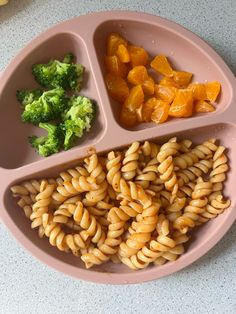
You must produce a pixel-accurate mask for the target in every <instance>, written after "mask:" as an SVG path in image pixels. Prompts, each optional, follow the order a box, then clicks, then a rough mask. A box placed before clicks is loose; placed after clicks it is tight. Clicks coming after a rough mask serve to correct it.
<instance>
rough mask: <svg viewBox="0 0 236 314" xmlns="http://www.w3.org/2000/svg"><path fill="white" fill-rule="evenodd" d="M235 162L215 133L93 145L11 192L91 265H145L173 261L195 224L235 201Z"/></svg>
mask: <svg viewBox="0 0 236 314" xmlns="http://www.w3.org/2000/svg"><path fill="white" fill-rule="evenodd" d="M228 169H229V167H228V158H227V155H226V150H225V147H223V146H218V145H217V143H216V140H215V139H209V140H207V141H205V142H203V143H202V144H199V145H197V146H194V145H193V143H192V141H190V140H188V139H186V140H181V141H177V138H176V137H174V138H171V139H170V140H169V141H168V142H166V143H164V144H163V145H158V144H156V143H153V142H149V141H145V142H144V143H139V142H134V143H133V144H131V145H130V146H129V147H128V148H127V149H126V150H120V151H111V152H108V153H107V154H104V155H102V156H98V155H97V154H95V153H94V152H93V154H92V155H91V156H88V157H86V158H85V159H84V160H83V162H81V164H80V165H78V166H77V167H75V168H70V169H68V170H66V171H63V172H60V173H59V175H58V176H57V177H55V178H48V179H35V180H28V181H24V182H23V183H20V184H17V185H14V186H12V187H11V192H12V195H13V197H14V198H16V203H17V204H18V206H19V207H20V208H22V209H23V212H24V213H25V216H26V217H27V218H29V220H30V221H31V227H32V228H37V230H38V235H39V237H41V238H42V237H46V238H48V240H49V243H50V244H51V245H52V246H54V247H56V248H58V249H59V250H60V251H63V252H71V253H72V254H74V255H75V256H78V257H80V258H81V259H82V261H83V262H84V263H85V267H86V268H90V267H92V266H94V265H100V264H102V263H105V262H107V261H109V260H110V261H112V262H114V263H123V264H125V265H127V266H128V267H130V268H131V269H133V270H138V269H143V268H145V267H147V266H148V265H149V264H151V263H153V264H154V265H163V264H165V263H167V262H169V261H170V262H174V261H175V260H176V259H177V258H179V257H180V256H181V255H182V254H184V244H185V242H187V241H188V240H189V238H190V236H191V232H192V230H193V228H196V227H198V226H199V225H201V224H203V223H206V222H207V221H208V220H210V219H213V218H215V217H217V216H218V215H220V214H222V213H223V212H224V210H226V209H227V208H228V207H230V205H231V202H230V200H227V199H224V196H223V188H224V182H225V180H226V174H227V171H228Z"/></svg>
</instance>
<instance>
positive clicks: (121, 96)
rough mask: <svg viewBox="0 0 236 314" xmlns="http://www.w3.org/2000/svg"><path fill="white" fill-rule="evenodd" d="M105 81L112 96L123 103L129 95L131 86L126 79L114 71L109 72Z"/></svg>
mask: <svg viewBox="0 0 236 314" xmlns="http://www.w3.org/2000/svg"><path fill="white" fill-rule="evenodd" d="M105 81H106V85H107V89H108V92H109V94H110V96H111V97H112V98H113V99H114V100H117V101H118V102H121V103H123V102H124V101H125V99H126V98H127V97H128V95H129V87H128V85H127V83H126V81H125V80H124V79H123V78H121V77H119V76H116V75H114V74H113V73H108V74H107V75H106V77H105Z"/></svg>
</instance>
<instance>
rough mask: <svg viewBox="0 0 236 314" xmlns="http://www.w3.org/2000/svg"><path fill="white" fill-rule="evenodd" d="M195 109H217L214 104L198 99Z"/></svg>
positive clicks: (207, 110)
mask: <svg viewBox="0 0 236 314" xmlns="http://www.w3.org/2000/svg"><path fill="white" fill-rule="evenodd" d="M194 109H195V112H213V111H215V110H216V109H215V107H214V106H213V105H212V104H210V103H209V102H207V101H204V100H197V101H196V102H195V107H194Z"/></svg>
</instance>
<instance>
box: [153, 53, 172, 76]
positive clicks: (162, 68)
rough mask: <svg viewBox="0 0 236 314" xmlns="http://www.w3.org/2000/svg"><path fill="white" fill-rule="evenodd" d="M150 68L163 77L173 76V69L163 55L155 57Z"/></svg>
mask: <svg viewBox="0 0 236 314" xmlns="http://www.w3.org/2000/svg"><path fill="white" fill-rule="evenodd" d="M151 67H152V68H153V69H154V70H155V71H157V72H159V73H161V74H163V75H165V76H171V75H172V74H173V69H172V67H171V66H170V64H169V62H168V60H167V58H166V56H164V55H160V56H156V57H155V58H154V59H153V60H152V62H151Z"/></svg>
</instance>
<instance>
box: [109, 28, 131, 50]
mask: <svg viewBox="0 0 236 314" xmlns="http://www.w3.org/2000/svg"><path fill="white" fill-rule="evenodd" d="M119 45H124V46H125V47H127V46H128V43H127V41H126V40H125V39H124V38H123V37H122V36H121V35H120V34H118V33H111V34H110V35H109V36H108V38H107V55H108V56H114V55H115V54H116V51H117V49H118V47H119Z"/></svg>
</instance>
